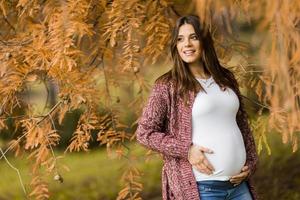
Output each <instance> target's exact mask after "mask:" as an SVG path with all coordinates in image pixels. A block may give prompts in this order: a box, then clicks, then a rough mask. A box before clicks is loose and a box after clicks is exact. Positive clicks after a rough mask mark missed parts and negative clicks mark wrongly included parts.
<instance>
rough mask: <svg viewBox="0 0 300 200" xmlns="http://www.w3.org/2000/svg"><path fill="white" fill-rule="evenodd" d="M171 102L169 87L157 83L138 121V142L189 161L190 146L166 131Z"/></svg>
mask: <svg viewBox="0 0 300 200" xmlns="http://www.w3.org/2000/svg"><path fill="white" fill-rule="evenodd" d="M169 101H170V100H169V95H168V87H167V85H166V84H163V83H155V84H154V86H153V88H152V91H151V93H150V96H149V98H148V101H147V103H146V106H145V107H144V109H143V112H142V115H141V117H140V118H139V120H138V127H137V130H136V136H137V141H138V142H139V143H141V144H142V145H144V146H146V147H147V148H149V149H151V150H154V151H157V152H160V153H162V154H165V155H168V156H173V157H180V158H186V159H187V158H188V151H189V147H190V144H189V143H187V142H184V141H181V140H179V139H178V138H176V137H175V136H173V135H170V134H168V133H166V132H165V130H164V129H165V123H166V121H168V120H167V119H166V118H167V111H168V106H169V105H170V102H169Z"/></svg>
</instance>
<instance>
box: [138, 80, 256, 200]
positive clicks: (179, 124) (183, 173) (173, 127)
mask: <svg viewBox="0 0 300 200" xmlns="http://www.w3.org/2000/svg"><path fill="white" fill-rule="evenodd" d="M195 95H196V94H194V92H189V102H190V104H189V105H188V106H184V103H183V100H182V99H181V98H179V97H178V95H176V94H175V93H174V85H173V83H172V82H170V83H162V82H160V81H156V82H155V84H154V86H153V89H152V92H151V94H150V96H149V99H148V102H147V104H146V106H145V107H144V109H143V112H142V116H141V117H140V118H139V121H138V127H137V130H136V134H137V141H138V142H139V143H141V144H143V145H144V146H146V147H147V148H150V149H152V150H154V151H157V152H160V153H162V155H163V160H164V165H163V168H162V196H163V200H169V199H176V200H199V199H200V196H199V192H198V188H197V184H196V179H195V177H194V175H193V172H192V166H191V164H190V163H189V162H188V160H187V158H188V150H189V147H190V145H191V144H192V105H193V102H194V99H195ZM237 95H238V97H239V100H240V107H239V110H238V113H237V116H236V120H237V124H238V126H239V128H240V130H241V133H242V135H243V139H244V143H245V148H246V154H247V157H246V165H248V166H249V168H250V175H249V177H248V178H247V183H248V186H249V189H250V192H251V194H252V197H253V200H257V199H258V196H257V194H256V192H255V190H254V187H253V181H252V176H251V175H252V174H253V173H254V171H255V169H256V165H257V161H258V157H257V153H256V148H255V143H254V139H253V135H252V132H251V130H250V127H249V124H248V118H247V114H246V112H245V110H244V105H243V102H242V101H241V99H242V98H241V94H240V91H239V89H237Z"/></svg>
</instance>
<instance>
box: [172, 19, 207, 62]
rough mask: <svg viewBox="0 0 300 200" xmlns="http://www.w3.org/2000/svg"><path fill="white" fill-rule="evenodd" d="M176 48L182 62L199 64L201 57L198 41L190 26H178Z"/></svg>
mask: <svg viewBox="0 0 300 200" xmlns="http://www.w3.org/2000/svg"><path fill="white" fill-rule="evenodd" d="M176 46H177V51H178V53H179V55H180V57H181V59H182V60H183V61H184V62H186V63H188V64H193V63H196V62H199V60H200V57H201V46H200V40H199V38H198V36H197V35H196V33H195V29H194V27H193V26H192V25H191V24H183V25H182V26H180V28H179V32H178V38H177V45H176Z"/></svg>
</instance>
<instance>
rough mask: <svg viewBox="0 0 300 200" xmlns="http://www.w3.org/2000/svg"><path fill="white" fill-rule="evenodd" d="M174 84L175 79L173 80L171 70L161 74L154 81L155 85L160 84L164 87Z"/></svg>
mask: <svg viewBox="0 0 300 200" xmlns="http://www.w3.org/2000/svg"><path fill="white" fill-rule="evenodd" d="M172 84H173V81H172V74H171V70H169V71H168V72H166V73H164V74H162V75H161V76H159V77H158V78H157V79H156V80H155V82H154V85H160V86H162V87H167V88H170V87H171V85H172Z"/></svg>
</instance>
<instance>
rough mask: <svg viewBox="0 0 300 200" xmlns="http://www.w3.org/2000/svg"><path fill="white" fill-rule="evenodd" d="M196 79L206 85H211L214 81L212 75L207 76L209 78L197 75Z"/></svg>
mask: <svg viewBox="0 0 300 200" xmlns="http://www.w3.org/2000/svg"><path fill="white" fill-rule="evenodd" d="M196 79H197V80H198V81H199V82H200V83H202V84H204V85H205V86H206V87H209V86H211V85H212V84H213V83H214V79H213V77H212V76H210V77H209V78H207V79H204V78H197V77H196Z"/></svg>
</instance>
